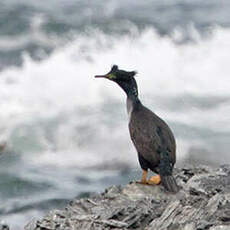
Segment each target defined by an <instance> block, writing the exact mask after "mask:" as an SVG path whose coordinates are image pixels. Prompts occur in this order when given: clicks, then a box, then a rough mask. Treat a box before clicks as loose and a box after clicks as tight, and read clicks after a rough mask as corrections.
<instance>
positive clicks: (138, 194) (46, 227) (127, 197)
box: [25, 165, 230, 230]
mask: <svg viewBox="0 0 230 230" xmlns="http://www.w3.org/2000/svg"><path fill="white" fill-rule="evenodd" d="M174 173H175V177H176V179H177V182H178V184H179V185H180V186H181V191H180V192H179V193H178V194H169V193H167V192H165V191H164V189H163V187H162V186H150V185H149V186H148V185H141V184H137V183H130V184H128V185H126V186H124V187H121V186H112V187H110V188H108V189H106V190H105V192H104V193H102V194H100V195H96V196H92V197H89V198H84V199H75V200H73V201H71V202H70V203H69V205H68V206H67V207H66V208H65V209H64V210H54V211H52V212H50V213H49V214H48V215H47V216H46V217H44V218H43V219H42V220H37V221H33V222H31V223H29V224H28V225H27V226H25V229H26V230H51V229H52V230H53V229H55V230H74V229H78V230H80V229H82V230H83V229H84V230H88V229H92V230H99V229H114V230H115V229H117V230H118V229H145V230H198V229H200V230H205V229H209V230H227V229H230V166H229V165H224V166H221V167H219V168H210V167H207V166H199V167H186V168H182V169H175V172H174Z"/></svg>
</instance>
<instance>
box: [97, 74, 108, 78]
mask: <svg viewBox="0 0 230 230" xmlns="http://www.w3.org/2000/svg"><path fill="white" fill-rule="evenodd" d="M95 78H109V76H108V75H107V74H105V75H96V76H95Z"/></svg>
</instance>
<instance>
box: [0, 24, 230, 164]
mask: <svg viewBox="0 0 230 230" xmlns="http://www.w3.org/2000/svg"><path fill="white" fill-rule="evenodd" d="M91 35H92V37H89V36H81V37H79V36H77V38H76V39H75V40H74V41H73V42H71V43H69V44H67V45H66V46H64V47H63V48H59V49H57V50H56V51H55V52H54V53H53V54H52V55H51V56H50V57H48V58H47V59H45V60H43V61H40V62H36V61H34V60H33V59H31V58H30V57H29V56H28V55H27V54H26V53H25V54H24V64H23V66H22V67H21V68H9V69H6V70H4V71H2V72H1V73H0V98H1V99H0V102H1V103H0V109H1V111H4V113H1V114H0V118H1V121H2V124H1V129H2V133H1V139H2V140H7V142H8V143H9V145H10V144H11V146H12V149H13V150H17V151H19V150H21V151H22V152H31V151H32V152H34V151H35V152H44V153H46V152H50V151H51V152H54V153H55V152H63V153H64V152H66V151H67V152H73V153H74V152H77V153H79V155H77V157H76V161H75V163H76V162H77V161H78V162H81V160H80V158H82V159H84V157H85V162H86V161H89V160H88V159H87V157H89V156H91V158H90V161H91V162H94V160H95V159H96V158H95V159H94V160H93V158H92V156H93V155H94V154H93V153H92V154H91V152H92V151H95V149H97V151H98V152H99V153H98V154H99V155H100V156H101V157H102V159H104V156H106V154H107V153H108V152H113V151H111V149H113V148H114V147H115V146H117V144H116V143H117V142H119V140H122V142H121V143H122V144H121V145H120V147H121V146H123V147H122V148H123V149H121V148H120V149H119V150H117V151H118V152H119V153H118V154H117V155H115V156H116V157H115V158H116V159H118V161H119V159H120V157H122V156H123V155H122V154H125V152H128V156H130V154H132V152H133V149H132V147H131V143H130V142H129V140H128V132H127V127H126V125H127V124H126V123H127V117H126V114H125V105H124V101H125V96H124V94H123V92H121V90H120V89H119V88H118V87H116V86H114V85H113V84H111V83H110V82H107V81H99V80H95V79H94V77H93V76H94V75H95V74H100V73H105V72H106V71H108V70H109V69H110V66H111V65H112V64H115V63H116V64H118V65H119V66H120V67H121V68H123V69H128V70H138V76H137V81H138V85H139V88H140V89H139V91H140V97H141V99H142V101H143V103H144V104H146V105H148V107H150V108H151V109H153V110H154V111H155V112H156V113H157V114H159V115H160V116H162V117H164V119H166V120H167V121H168V122H169V123H170V124H173V128H174V129H175V131H176V133H177V135H178V137H179V138H181V139H182V140H181V141H180V142H182V143H183V140H184V141H186V138H183V133H180V132H181V130H180V129H179V128H178V127H181V125H183V126H188V127H194V128H195V127H196V128H197V132H200V133H202V129H207V130H210V132H211V133H213V135H215V134H216V133H226V135H228V130H229V125H228V124H229V119H228V116H227V114H228V113H229V110H230V106H229V96H230V95H229V92H230V90H229V85H228V84H227V83H226V82H227V81H228V77H229V73H230V69H229V65H228V52H227V50H228V42H223V41H228V40H229V38H230V31H229V30H227V29H222V28H216V30H215V32H214V35H213V37H212V38H211V39H206V40H203V39H200V40H199V39H198V40H197V42H196V43H189V44H184V45H176V44H175V43H174V42H173V41H172V40H171V38H169V37H164V38H162V37H160V36H159V35H158V34H157V33H156V32H155V31H154V30H152V29H148V30H146V31H144V32H143V33H140V34H139V36H128V35H127V36H123V37H121V38H119V37H115V36H110V35H106V34H104V33H103V32H100V31H99V30H97V31H94V33H91ZM208 98H211V99H212V100H208ZM192 101H193V102H192ZM169 103H170V105H169ZM207 104H208V105H209V107H207ZM115 108H116V109H115ZM183 108H184V109H183ZM185 111H186V112H185ZM223 114H226V116H223ZM220 117H222V118H221V119H219V118H220ZM207 118H208V119H207ZM111 131H112V133H113V135H111ZM188 132H189V129H188ZM116 133H117V136H116ZM204 133H205V132H204ZM203 135H204V136H205V134H203ZM126 136H127V137H126ZM190 136H191V138H195V137H194V135H193V134H191V135H190ZM204 136H201V140H202V138H204V140H203V142H204V143H205V144H207V143H208V142H207V140H206V139H205V137H204ZM121 137H122V138H121ZM188 137H189V134H188ZM195 139H196V138H195ZM201 140H198V138H197V142H199V143H200V142H201ZM126 143H130V144H129V145H127V146H126ZM180 146H183V144H182V145H179V146H178V151H179V153H180V154H181V155H184V154H186V153H185V152H184V149H183V148H181V147H180ZM85 149H86V150H85ZM85 151H86V152H87V154H86V153H85ZM114 154H116V153H114ZM180 154H179V155H180ZM64 155H65V154H63V157H64ZM111 155H112V154H111ZM110 157H111V156H110ZM74 158H75V157H73V156H72V158H71V157H68V159H74ZM44 159H45V158H44ZM57 159H58V157H57ZM60 159H61V158H60ZM63 159H64V158H63ZM127 160H128V157H127ZM60 161H61V160H60ZM69 161H72V160H69ZM63 162H65V161H64V160H63ZM66 164H67V165H68V163H67V162H66ZM134 164H135V162H134ZM82 165H84V160H83V161H82ZM92 166H93V165H92Z"/></svg>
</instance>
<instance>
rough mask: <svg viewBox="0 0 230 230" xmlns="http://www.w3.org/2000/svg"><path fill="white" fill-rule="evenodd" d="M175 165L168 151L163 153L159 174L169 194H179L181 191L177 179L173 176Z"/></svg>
mask: <svg viewBox="0 0 230 230" xmlns="http://www.w3.org/2000/svg"><path fill="white" fill-rule="evenodd" d="M172 171H173V163H172V160H171V158H170V154H169V152H168V151H162V152H161V158H160V165H159V174H160V177H161V182H162V185H163V186H164V187H165V189H166V190H167V191H169V192H173V193H177V192H178V191H179V186H178V185H177V183H176V180H175V178H174V177H173V175H172Z"/></svg>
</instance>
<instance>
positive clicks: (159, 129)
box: [95, 65, 179, 193]
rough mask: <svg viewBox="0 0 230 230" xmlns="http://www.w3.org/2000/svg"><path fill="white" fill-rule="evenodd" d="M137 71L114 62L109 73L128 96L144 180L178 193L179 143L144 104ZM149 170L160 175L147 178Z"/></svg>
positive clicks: (134, 138)
mask: <svg viewBox="0 0 230 230" xmlns="http://www.w3.org/2000/svg"><path fill="white" fill-rule="evenodd" d="M135 75H136V72H135V71H125V70H120V69H118V66H117V65H114V66H113V67H112V68H111V70H110V71H109V72H108V73H107V74H105V75H97V76H95V77H96V78H106V79H109V80H111V81H114V82H116V83H117V84H118V85H119V86H120V87H121V88H122V89H123V90H124V91H125V93H126V95H127V103H126V105H127V112H128V115H129V132H130V137H131V139H132V142H133V144H134V146H135V147H136V150H137V153H138V159H139V163H140V166H141V168H142V170H143V173H142V180H141V183H143V184H159V183H160V182H161V183H162V184H163V186H164V187H165V189H166V190H167V191H169V192H173V193H175V192H177V191H178V190H179V187H178V185H177V183H176V180H175V179H174V177H173V176H172V171H173V167H174V164H175V162H176V142H175V138H174V136H173V133H172V131H171V130H170V128H169V126H168V125H167V124H166V123H165V122H164V121H163V120H162V119H161V118H160V117H158V116H157V115H156V114H155V113H153V112H152V111H151V110H149V109H148V108H146V107H145V106H143V105H142V103H141V101H140V100H139V98H138V89H137V83H136V80H135V79H134V76H135ZM148 169H150V170H152V171H153V172H155V173H156V174H157V175H156V176H153V177H151V178H150V179H149V180H147V172H148Z"/></svg>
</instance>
